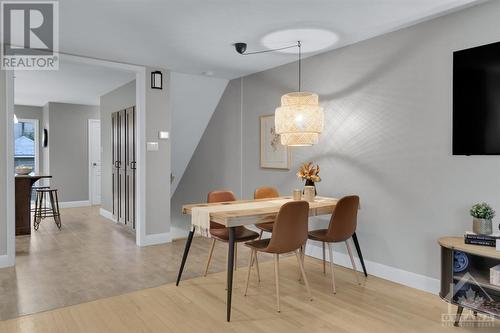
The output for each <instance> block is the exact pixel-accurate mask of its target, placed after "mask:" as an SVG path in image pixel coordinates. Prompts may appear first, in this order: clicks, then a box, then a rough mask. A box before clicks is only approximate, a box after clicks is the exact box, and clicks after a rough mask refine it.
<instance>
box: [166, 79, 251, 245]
mask: <svg viewBox="0 0 500 333" xmlns="http://www.w3.org/2000/svg"><path fill="white" fill-rule="evenodd" d="M240 83H241V82H240V80H232V81H230V82H229V84H228V85H227V88H226V90H225V91H224V94H223V95H222V98H221V100H220V102H219V105H218V106H217V108H216V109H215V112H214V114H213V116H212V118H211V119H210V122H209V123H208V126H207V128H206V130H205V133H204V134H203V136H202V139H201V140H200V142H199V143H198V146H197V147H196V150H195V152H194V154H193V157H192V158H191V161H190V162H189V164H188V167H187V168H186V171H185V172H184V176H183V177H182V180H181V182H180V184H179V186H178V187H177V189H176V191H175V193H174V196H173V197H172V221H173V223H172V225H173V230H172V234H173V237H174V238H177V237H185V236H186V232H185V230H187V229H188V226H189V221H190V220H189V218H187V217H183V216H181V215H180V212H181V207H182V205H183V204H186V203H193V202H203V201H205V200H206V199H207V193H208V192H209V191H212V190H214V189H230V190H232V191H233V192H234V193H235V194H236V195H237V196H239V197H241V194H242V189H241V127H240V123H241V112H240V111H241V99H240V91H241V85H240Z"/></svg>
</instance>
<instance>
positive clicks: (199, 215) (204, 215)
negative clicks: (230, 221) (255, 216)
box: [191, 199, 292, 238]
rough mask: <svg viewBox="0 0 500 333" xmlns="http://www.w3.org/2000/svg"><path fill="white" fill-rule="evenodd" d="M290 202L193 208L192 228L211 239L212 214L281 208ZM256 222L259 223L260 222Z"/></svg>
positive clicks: (258, 202) (252, 202)
mask: <svg viewBox="0 0 500 333" xmlns="http://www.w3.org/2000/svg"><path fill="white" fill-rule="evenodd" d="M289 201H292V199H277V200H262V201H251V202H246V203H240V204H219V205H211V206H206V207H193V208H192V209H191V227H196V231H197V233H198V234H200V235H201V236H203V237H208V238H210V213H217V212H230V211H234V210H248V209H260V208H269V207H281V206H282V205H283V204H285V203H287V202H289ZM255 222H256V223H258V221H255Z"/></svg>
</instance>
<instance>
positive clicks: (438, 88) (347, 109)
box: [173, 1, 500, 278]
mask: <svg viewBox="0 0 500 333" xmlns="http://www.w3.org/2000/svg"><path fill="white" fill-rule="evenodd" d="M499 12H500V2H498V1H493V2H488V3H485V4H482V5H479V6H476V7H473V8H469V9H466V10H464V11H461V12H458V13H454V14H451V15H448V16H444V17H441V18H437V19H435V20H432V21H428V22H424V23H421V24H419V25H416V26H413V27H409V28H407V29H403V30H400V31H397V32H393V33H390V34H387V35H384V36H380V37H376V38H373V39H370V40H367V41H364V42H360V43H358V44H354V45H351V46H348V47H344V48H341V49H339V50H335V51H332V52H329V53H325V54H322V55H319V56H315V57H311V58H309V59H306V60H305V61H304V63H303V78H304V80H303V87H304V89H305V90H310V91H314V92H317V93H319V95H320V100H321V104H322V106H323V107H324V108H325V117H326V119H325V121H326V123H325V130H324V133H323V134H322V136H321V139H320V143H319V144H318V145H317V146H314V147H311V148H300V149H299V148H297V149H294V151H293V157H292V160H293V165H292V168H291V170H290V171H289V172H280V171H270V170H263V169H260V168H259V155H258V154H259V144H258V143H259V132H258V127H259V116H260V115H263V114H272V113H273V112H274V109H275V108H276V107H277V106H278V104H279V101H280V96H281V95H282V94H284V93H286V92H289V91H293V90H295V89H296V70H297V68H296V64H290V65H285V66H282V67H278V68H275V69H271V70H268V71H265V72H261V73H258V74H255V75H251V76H248V77H245V78H243V80H242V82H243V89H242V90H243V96H241V94H240V90H239V88H238V87H237V86H238V85H239V84H240V82H239V80H233V81H232V82H230V84H229V85H228V88H227V89H226V92H225V93H224V95H223V98H222V101H221V102H220V105H219V107H218V108H217V110H216V112H215V114H214V115H213V118H212V120H211V121H210V123H209V126H208V128H207V129H206V132H205V134H204V136H203V137H202V140H201V142H200V144H199V146H198V149H197V151H196V152H195V155H194V156H193V158H192V160H191V162H190V164H189V166H188V169H187V171H186V173H185V175H184V177H183V179H182V181H181V184H180V185H179V187H178V190H177V192H176V194H175V195H174V198H173V204H174V211H173V217H174V219H175V222H174V223H175V225H176V226H177V227H184V228H185V227H186V226H187V225H188V223H187V222H188V221H187V219H186V218H180V217H179V216H178V214H176V213H177V212H178V211H179V209H180V205H181V204H182V203H188V202H196V201H200V200H204V199H205V198H204V196H205V195H206V192H207V191H209V190H213V189H216V188H225V187H230V188H232V189H233V190H234V191H236V193H239V192H240V185H239V181H238V179H241V181H242V182H243V187H242V192H243V197H245V198H250V197H251V196H252V192H253V190H254V188H255V187H257V186H260V185H273V186H276V187H278V188H279V189H280V191H282V192H283V193H285V194H289V193H290V191H291V190H292V189H293V188H296V187H299V186H301V184H300V182H299V181H298V180H297V179H296V177H295V171H296V169H297V167H298V166H299V165H300V164H301V163H303V162H306V161H309V160H313V161H315V162H317V163H319V164H320V165H321V167H322V172H321V176H322V177H323V181H322V182H321V183H319V184H318V191H319V193H320V194H322V195H329V196H337V197H339V196H342V195H345V194H350V193H356V194H359V195H360V197H361V205H362V209H361V211H360V215H359V227H358V236H359V238H360V242H361V245H362V247H363V248H364V254H365V256H366V259H368V260H370V261H374V262H378V263H381V264H385V265H388V266H392V267H397V268H400V269H403V270H406V271H410V272H415V273H419V274H422V275H425V276H429V277H434V278H437V277H438V276H439V248H438V246H437V244H436V241H437V239H438V238H439V237H441V236H444V235H462V234H463V232H464V231H465V230H470V229H471V218H470V217H469V214H468V209H469V207H470V206H471V205H472V204H473V203H475V202H479V201H487V202H489V203H491V204H492V205H493V206H494V207H496V208H497V209H500V176H499V174H498V170H499V169H500V157H498V156H473V157H466V156H452V154H451V125H452V124H451V119H452V100H451V98H452V52H453V51H455V50H459V49H464V48H469V47H473V46H477V45H481V44H485V43H490V42H497V41H499V40H500V30H499V29H498V13H499ZM240 98H242V108H243V109H242V113H243V119H240V118H239V116H238V113H239V112H240V108H239V102H240ZM471 112H473V111H472V110H471ZM240 128H241V130H242V135H243V141H242V144H243V161H242V166H243V170H242V172H241V171H240V170H239V168H238V165H239V159H240V157H239V150H238V146H239V144H240V141H239V139H238V137H237V134H238V133H237V132H238V131H239V129H240ZM235 132H236V133H235ZM227 142H230V144H227ZM240 177H241V178H240ZM496 222H497V223H498V219H497V221H496ZM320 223H321V224H325V223H326V221H325V220H323V221H322V222H320ZM340 249H341V248H339V250H340Z"/></svg>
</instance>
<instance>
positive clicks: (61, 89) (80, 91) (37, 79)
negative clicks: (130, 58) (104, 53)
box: [14, 61, 135, 106]
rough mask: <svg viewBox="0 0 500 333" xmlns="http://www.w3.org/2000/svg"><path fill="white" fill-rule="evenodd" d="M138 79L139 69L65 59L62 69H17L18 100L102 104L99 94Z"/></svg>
mask: <svg viewBox="0 0 500 333" xmlns="http://www.w3.org/2000/svg"><path fill="white" fill-rule="evenodd" d="M134 79H135V73H132V72H125V71H120V70H115V69H110V68H107V67H101V66H96V65H89V64H82V63H74V62H69V61H65V62H63V61H61V62H60V63H59V70H58V71H16V72H15V79H14V102H15V104H18V105H33V106H43V105H45V104H46V103H48V102H60V103H73V104H87V105H99V97H100V96H102V95H104V94H106V93H108V92H110V91H111V90H113V89H116V88H118V87H119V86H121V85H124V84H125V83H127V82H130V81H132V80H134Z"/></svg>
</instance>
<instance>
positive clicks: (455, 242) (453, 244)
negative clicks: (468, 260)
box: [438, 237, 500, 259]
mask: <svg viewBox="0 0 500 333" xmlns="http://www.w3.org/2000/svg"><path fill="white" fill-rule="evenodd" d="M438 243H439V245H441V246H442V247H446V248H448V249H452V250H458V251H463V252H467V253H471V254H475V255H478V256H483V257H489V258H494V259H500V251H497V250H496V248H494V247H490V246H481V245H472V244H465V241H464V238H463V237H443V238H440V239H439V240H438Z"/></svg>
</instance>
